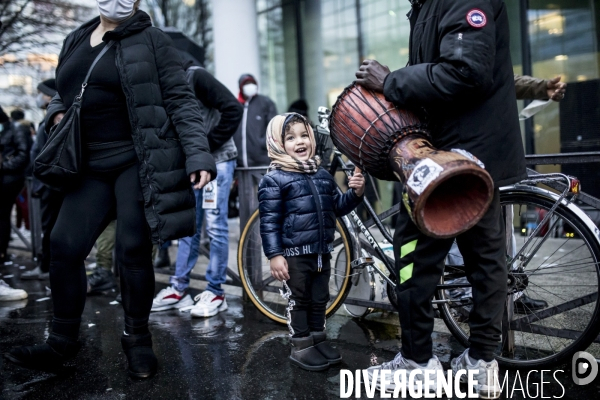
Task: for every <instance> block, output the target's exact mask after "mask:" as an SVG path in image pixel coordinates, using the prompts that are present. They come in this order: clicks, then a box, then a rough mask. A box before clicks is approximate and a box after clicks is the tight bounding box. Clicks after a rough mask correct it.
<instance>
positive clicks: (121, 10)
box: [96, 0, 136, 22]
mask: <svg viewBox="0 0 600 400" xmlns="http://www.w3.org/2000/svg"><path fill="white" fill-rule="evenodd" d="M135 1H136V0H96V3H98V10H100V14H102V16H104V17H106V18H108V19H109V20H111V21H113V22H122V21H125V20H126V19H127V18H129V17H130V16H131V14H133V5H134V4H135Z"/></svg>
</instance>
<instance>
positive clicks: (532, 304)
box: [514, 295, 548, 314]
mask: <svg viewBox="0 0 600 400" xmlns="http://www.w3.org/2000/svg"><path fill="white" fill-rule="evenodd" d="M514 305H515V311H516V312H517V313H519V314H533V313H534V312H536V311H540V310H543V309H544V308H547V307H548V302H547V301H545V300H541V299H532V298H531V297H529V296H526V295H522V296H521V297H519V298H518V299H517V300H515V302H514Z"/></svg>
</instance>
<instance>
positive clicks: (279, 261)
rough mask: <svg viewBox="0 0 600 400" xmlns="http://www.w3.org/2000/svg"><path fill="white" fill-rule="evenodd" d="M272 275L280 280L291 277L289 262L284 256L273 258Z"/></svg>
mask: <svg viewBox="0 0 600 400" xmlns="http://www.w3.org/2000/svg"><path fill="white" fill-rule="evenodd" d="M270 262H271V275H272V276H273V278H275V279H277V280H278V281H287V280H288V279H290V274H288V264H287V260H286V259H285V257H284V256H275V257H273V258H271V261H270Z"/></svg>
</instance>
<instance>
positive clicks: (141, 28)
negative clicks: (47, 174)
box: [46, 11, 217, 243]
mask: <svg viewBox="0 0 600 400" xmlns="http://www.w3.org/2000/svg"><path fill="white" fill-rule="evenodd" d="M99 23H100V18H99V17H96V18H94V19H92V20H91V21H89V22H87V23H85V24H83V25H82V26H81V27H80V28H78V29H77V30H75V31H74V32H72V33H71V34H69V36H67V38H66V39H65V42H64V45H63V48H62V50H61V54H60V56H59V62H58V66H57V74H58V71H59V70H60V68H61V67H62V66H63V65H64V63H65V62H66V61H68V59H69V56H70V55H71V54H72V53H73V50H74V49H75V48H76V47H77V46H78V45H79V44H80V43H81V41H82V40H83V39H84V38H85V37H86V35H85V32H87V31H88V30H89V29H90V28H91V27H92V26H97V25H98V24H99ZM102 39H103V40H104V41H105V42H108V41H110V40H114V41H115V49H116V60H115V62H116V66H117V70H118V71H119V77H120V79H121V84H122V86H123V92H124V94H125V98H126V100H127V110H128V113H129V120H130V123H131V132H132V137H133V144H134V147H135V151H136V153H137V157H138V160H139V177H140V183H141V186H142V193H143V196H144V211H145V215H146V220H147V222H148V225H149V226H150V230H151V233H152V241H153V242H154V243H162V242H164V241H167V240H170V239H176V238H180V237H184V236H191V235H193V234H194V233H195V231H196V212H195V206H196V199H195V197H194V193H193V191H192V188H191V185H190V182H189V178H188V176H189V174H190V173H192V172H195V171H209V172H210V173H211V177H212V179H214V178H215V177H216V176H217V170H216V165H215V162H214V159H213V157H212V156H211V155H210V153H209V147H208V142H207V139H206V132H205V130H204V127H203V122H202V117H201V113H200V109H199V107H198V102H197V101H196V97H195V96H194V94H193V92H192V91H191V89H190V87H189V86H188V83H187V80H186V76H185V72H184V71H183V67H182V61H181V58H180V56H179V54H178V52H177V50H175V48H174V47H172V45H171V43H172V42H171V39H170V38H169V37H168V36H166V35H165V34H164V33H163V32H162V31H160V30H158V29H155V28H153V27H152V23H151V21H150V17H149V16H148V14H146V13H145V12H143V11H137V12H136V14H135V15H134V16H133V17H131V18H130V19H128V20H127V21H125V22H124V23H122V24H121V25H119V26H118V27H117V28H116V29H115V30H113V31H110V32H107V33H106V34H105V35H104V37H103V38H102ZM58 89H59V91H58V92H59V93H58V94H57V95H56V96H55V97H54V98H53V99H52V102H51V103H50V105H49V106H48V112H47V114H46V130H47V131H49V130H50V127H51V126H52V122H51V121H53V120H54V116H55V115H56V114H57V113H60V112H65V111H66V110H67V109H68V107H69V106H70V102H71V101H72V100H70V99H65V101H64V102H63V100H62V99H61V97H60V88H58Z"/></svg>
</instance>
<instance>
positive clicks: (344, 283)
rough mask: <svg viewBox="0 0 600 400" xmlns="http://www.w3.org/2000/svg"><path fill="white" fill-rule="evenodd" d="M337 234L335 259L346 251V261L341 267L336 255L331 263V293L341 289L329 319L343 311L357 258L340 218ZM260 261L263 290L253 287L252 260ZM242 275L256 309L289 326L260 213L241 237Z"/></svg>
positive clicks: (333, 298)
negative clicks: (264, 243)
mask: <svg viewBox="0 0 600 400" xmlns="http://www.w3.org/2000/svg"><path fill="white" fill-rule="evenodd" d="M336 232H337V233H336V239H335V240H334V249H335V255H337V254H339V253H341V252H342V251H344V252H345V254H346V257H345V259H344V261H343V265H337V264H338V263H335V262H334V260H336V259H338V257H336V256H335V255H334V257H332V259H331V278H330V293H331V287H332V285H335V286H337V292H335V293H333V294H331V296H330V297H331V298H330V300H329V302H328V303H327V310H326V313H325V315H326V317H330V316H331V315H333V314H334V313H335V312H336V311H337V310H338V308H340V306H341V305H342V304H343V303H344V300H345V299H346V297H347V296H348V291H349V290H350V283H349V282H350V269H351V267H350V262H351V259H352V255H353V252H352V243H351V241H350V239H349V238H350V236H349V234H348V230H347V229H346V226H345V225H344V223H343V222H342V221H341V220H340V219H339V218H338V219H337V221H336ZM336 244H337V245H336ZM340 246H341V247H340ZM258 257H260V258H261V261H260V265H261V267H260V269H259V272H258V273H259V275H260V282H261V285H262V287H261V288H258V287H255V286H257V285H256V284H253V281H252V278H251V276H250V275H251V273H250V268H251V265H250V263H251V262H252V261H251V260H255V261H257V260H258ZM238 271H239V274H240V280H241V281H242V286H243V289H244V292H245V293H246V294H247V295H248V297H249V298H250V300H251V301H252V303H253V304H254V305H255V306H256V308H258V310H259V311H260V312H261V313H262V314H264V315H265V316H267V317H268V318H270V319H271V320H273V321H275V322H279V323H281V324H286V323H287V318H286V316H285V309H286V308H287V302H286V301H284V300H283V298H282V297H281V296H280V295H279V294H278V293H279V289H280V288H281V289H282V288H283V285H282V284H281V283H279V282H277V281H276V280H274V279H273V278H272V277H271V273H270V267H269V264H268V260H267V259H266V257H265V256H264V254H263V250H262V244H261V242H260V216H259V212H258V210H256V211H255V212H254V213H253V214H252V216H251V217H250V219H249V220H248V223H247V224H246V226H245V227H244V229H243V231H242V234H241V236H240V242H239V245H238ZM339 276H342V277H343V279H341V280H340V279H339Z"/></svg>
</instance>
